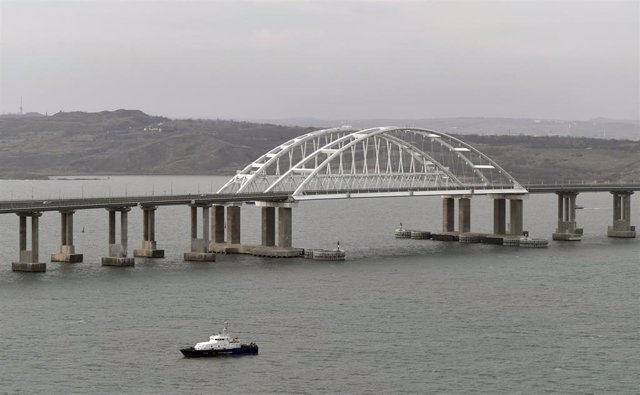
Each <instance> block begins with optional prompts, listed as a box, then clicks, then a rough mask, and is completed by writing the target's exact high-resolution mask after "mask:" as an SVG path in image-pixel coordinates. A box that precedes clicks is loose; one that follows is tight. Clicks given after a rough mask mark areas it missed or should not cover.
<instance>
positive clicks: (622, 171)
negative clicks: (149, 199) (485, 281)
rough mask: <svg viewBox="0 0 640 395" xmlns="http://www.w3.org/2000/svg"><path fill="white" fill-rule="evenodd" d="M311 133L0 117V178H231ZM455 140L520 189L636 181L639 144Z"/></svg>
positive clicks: (120, 118)
mask: <svg viewBox="0 0 640 395" xmlns="http://www.w3.org/2000/svg"><path fill="white" fill-rule="evenodd" d="M316 129H317V128H312V127H296V126H279V125H274V124H268V123H250V122H238V121H230V120H220V119H216V120H212V119H180V120H174V119H169V118H165V117H159V116H150V115H147V114H145V113H143V112H142V111H137V110H117V111H102V112H97V113H85V112H61V113H58V114H55V115H51V116H43V115H40V114H27V115H22V116H16V115H13V116H2V117H0V176H2V177H16V178H22V177H35V176H47V175H105V174H216V175H231V174H233V173H234V172H235V171H236V170H237V169H241V168H242V167H244V166H246V165H247V164H248V163H251V162H252V161H253V160H254V159H255V158H257V157H258V156H260V155H261V154H263V153H264V152H266V151H268V150H269V149H271V148H273V147H274V146H276V145H278V144H281V143H283V142H285V141H287V140H289V139H291V138H293V137H295V136H299V135H301V134H304V133H308V132H310V131H312V130H316ZM433 129H436V130H437V128H433ZM448 132H450V131H448ZM460 137H461V138H462V139H464V140H465V141H468V142H469V143H471V144H472V145H474V146H476V147H477V148H478V149H480V150H481V151H483V152H485V153H486V154H488V155H489V156H491V157H492V158H493V159H495V160H496V161H497V162H498V163H499V164H500V165H501V166H502V167H503V168H505V169H506V170H507V171H509V172H510V173H511V174H513V175H514V176H515V177H516V178H517V179H518V180H520V181H521V182H523V183H528V182H546V183H549V182H556V181H563V180H564V181H568V180H572V181H584V182H593V181H598V182H605V181H611V182H614V181H635V182H640V141H630V140H604V139H594V138H576V137H558V136H552V137H546V136H545V137H542V136H537V137H533V136H525V135H500V136H498V135H479V134H475V135H474V134H471V135H470V134H465V135H463V136H460Z"/></svg>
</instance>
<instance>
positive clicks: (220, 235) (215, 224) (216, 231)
mask: <svg viewBox="0 0 640 395" xmlns="http://www.w3.org/2000/svg"><path fill="white" fill-rule="evenodd" d="M224 228H225V220H224V206H222V205H219V204H216V205H214V206H213V209H212V210H211V234H212V236H213V243H224Z"/></svg>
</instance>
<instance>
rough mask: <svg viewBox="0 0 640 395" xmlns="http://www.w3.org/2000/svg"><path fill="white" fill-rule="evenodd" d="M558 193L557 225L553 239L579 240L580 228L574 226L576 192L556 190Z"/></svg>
mask: <svg viewBox="0 0 640 395" xmlns="http://www.w3.org/2000/svg"><path fill="white" fill-rule="evenodd" d="M557 195H558V227H557V228H556V231H555V232H554V233H553V235H552V238H553V240H561V241H580V240H581V239H582V229H581V228H578V227H576V197H577V196H578V193H577V192H557Z"/></svg>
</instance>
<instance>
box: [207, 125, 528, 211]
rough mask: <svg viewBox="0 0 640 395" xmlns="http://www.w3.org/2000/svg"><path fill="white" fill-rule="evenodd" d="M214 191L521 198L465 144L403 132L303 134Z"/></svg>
mask: <svg viewBox="0 0 640 395" xmlns="http://www.w3.org/2000/svg"><path fill="white" fill-rule="evenodd" d="M218 192H219V193H262V192H264V193H269V192H278V193H282V192H286V193H290V194H291V196H292V198H293V199H295V200H308V199H328V198H348V197H374V196H407V195H443V194H449V195H456V194H474V193H475V194H523V193H527V191H526V190H525V189H524V188H523V187H522V186H521V185H520V184H519V183H518V182H517V181H516V180H515V179H514V178H513V177H512V176H511V175H509V174H508V173H507V172H506V171H505V170H504V169H502V168H501V167H500V166H499V165H498V164H497V163H496V162H495V161H493V160H492V159H491V158H489V157H488V156H486V155H484V154H483V153H482V152H480V151H479V150H477V149H476V148H474V147H472V146H471V145H469V144H467V143H465V142H464V141H462V140H460V139H457V138H455V137H453V136H449V135H447V134H444V133H440V132H436V131H432V130H427V129H420V128H408V127H380V128H371V129H364V130H356V129H353V128H351V127H341V128H331V129H323V130H318V131H315V132H312V133H308V134H306V135H303V136H300V137H297V138H294V139H292V140H289V141H287V142H286V143H284V144H282V145H280V146H278V147H275V148H274V149H272V150H271V151H269V152H267V153H266V154H264V155H262V156H261V157H260V158H258V159H257V160H256V161H255V162H253V163H251V164H250V165H248V166H247V167H245V168H244V169H243V170H241V171H239V172H238V174H236V175H235V176H234V177H233V178H232V179H230V180H229V181H228V182H227V183H226V184H225V185H224V186H223V187H222V188H221V189H220V190H219V191H218Z"/></svg>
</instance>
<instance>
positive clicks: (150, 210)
mask: <svg viewBox="0 0 640 395" xmlns="http://www.w3.org/2000/svg"><path fill="white" fill-rule="evenodd" d="M140 208H141V209H142V248H136V249H135V250H133V256H136V257H141V258H164V250H159V249H158V248H157V244H156V209H157V207H155V206H142V205H141V206H140Z"/></svg>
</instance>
